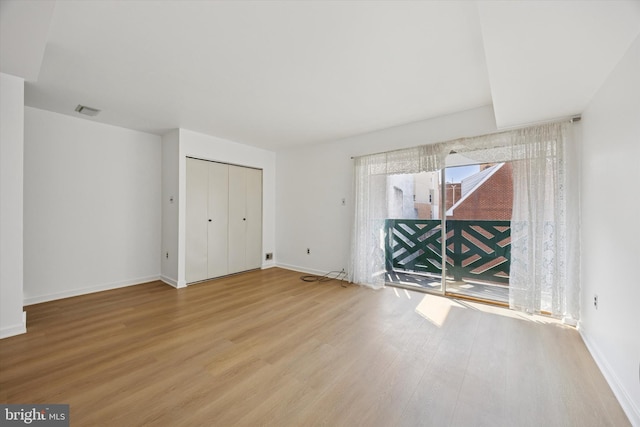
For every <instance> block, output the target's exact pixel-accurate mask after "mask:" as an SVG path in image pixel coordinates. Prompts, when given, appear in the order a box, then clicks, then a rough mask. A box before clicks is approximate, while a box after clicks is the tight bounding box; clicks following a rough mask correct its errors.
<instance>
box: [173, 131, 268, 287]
mask: <svg viewBox="0 0 640 427" xmlns="http://www.w3.org/2000/svg"><path fill="white" fill-rule="evenodd" d="M178 140H179V141H178V151H179V152H178V181H177V182H178V184H177V185H178V189H177V192H178V194H177V197H178V224H177V227H178V231H177V239H178V240H177V258H176V260H175V261H171V262H170V264H171V267H168V268H167V270H166V271H167V274H170V273H169V272H171V273H173V270H172V269H173V268H174V266H175V268H176V270H177V280H176V281H175V282H176V283H172V281H173V277H169V276H168V278H169V279H170V280H167V282H168V283H171V284H173V285H174V286H177V287H183V286H186V277H185V262H184V261H185V249H184V248H185V230H186V228H185V211H186V198H185V189H186V166H187V165H186V158H187V157H195V158H199V159H205V160H213V161H217V162H223V163H229V164H234V165H240V166H249V167H253V168H259V169H262V187H263V197H262V252H263V262H262V267H263V268H267V267H270V266H273V265H274V261H273V260H272V261H265V260H264V254H265V253H267V252H274V250H275V233H276V232H275V194H276V187H275V167H276V162H275V153H274V152H272V151H267V150H262V149H259V148H255V147H251V146H248V145H243V144H238V143H236V142H232V141H228V140H225V139H221V138H217V137H213V136H209V135H204V134H201V133H197V132H193V131H190V130H186V129H180V130H179V131H178ZM175 143H176V141H175V134H173V133H171V134H168V135H165V137H163V148H164V149H166V150H170V152H169V153H168V154H167V155H166V159H167V161H168V162H173V161H174V159H175V152H174V151H173V150H175ZM171 174H173V172H171ZM167 175H168V174H167ZM173 178H174V177H173V176H172V177H171V178H169V177H168V176H167V179H173ZM175 182H176V181H175V180H174V181H173V183H171V184H170V183H169V182H166V183H163V188H167V190H166V191H170V192H172V191H175V188H174V189H172V190H169V189H168V188H169V186H170V185H175ZM163 191H164V190H163ZM167 196H168V193H167V194H166V195H165V196H164V197H165V199H166V198H167ZM164 203H167V201H166V200H165V201H163V206H164ZM167 210H168V211H170V210H169V209H167ZM170 212H171V211H170ZM167 225H168V226H169V228H170V230H168V231H166V233H167V238H168V239H174V240H173V241H171V242H169V241H167V242H163V245H164V246H165V247H166V248H167V250H172V249H171V248H174V246H173V245H176V242H175V237H176V233H175V230H174V229H173V228H174V227H175V221H174V219H173V217H172V218H171V220H170V223H168V224H167ZM163 233H165V231H163ZM165 254H166V252H165ZM174 263H177V265H175V264H174ZM164 276H165V275H164V270H163V280H164V279H165V278H164Z"/></svg>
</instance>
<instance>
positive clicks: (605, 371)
mask: <svg viewBox="0 0 640 427" xmlns="http://www.w3.org/2000/svg"><path fill="white" fill-rule="evenodd" d="M578 331H579V332H580V336H581V337H582V341H583V342H584V344H585V345H586V346H587V350H589V353H591V357H593V360H595V362H596V365H598V368H600V372H602V375H603V376H604V378H605V380H607V383H609V387H611V390H612V391H613V394H614V395H615V396H616V398H617V399H618V402H619V403H620V406H621V407H622V410H623V411H624V413H625V414H626V415H627V417H628V418H629V421H631V425H632V426H634V427H640V407H638V404H637V402H634V401H633V399H631V397H630V396H629V394H628V393H627V391H626V390H625V388H624V387H623V386H622V384H621V383H620V380H619V379H618V376H617V375H616V373H615V371H614V370H613V369H611V366H610V365H609V363H608V362H607V360H606V359H605V358H604V357H603V356H602V353H601V352H600V351H599V350H598V347H597V346H596V345H595V343H593V342H592V341H591V340H590V339H589V337H588V335H587V334H585V333H584V330H583V329H581V328H580V327H579V326H578Z"/></svg>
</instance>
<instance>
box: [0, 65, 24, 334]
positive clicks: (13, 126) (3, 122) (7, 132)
mask: <svg viewBox="0 0 640 427" xmlns="http://www.w3.org/2000/svg"><path fill="white" fill-rule="evenodd" d="M0 95H1V96H0V338H5V337H9V336H12V335H17V334H22V333H24V332H26V317H25V316H24V315H23V311H22V300H23V237H22V229H23V228H22V227H23V217H22V215H23V191H22V185H23V141H24V135H23V129H24V108H23V106H24V80H23V79H21V78H19V77H14V76H11V75H9V74H4V73H0Z"/></svg>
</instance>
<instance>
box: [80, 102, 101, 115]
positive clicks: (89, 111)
mask: <svg viewBox="0 0 640 427" xmlns="http://www.w3.org/2000/svg"><path fill="white" fill-rule="evenodd" d="M76 111H77V112H78V113H80V114H84V115H85V116H97V115H98V113H99V112H100V110H98V109H95V108H91V107H87V106H84V105H80V104H78V106H77V107H76Z"/></svg>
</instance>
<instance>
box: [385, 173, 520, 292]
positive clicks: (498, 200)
mask: <svg viewBox="0 0 640 427" xmlns="http://www.w3.org/2000/svg"><path fill="white" fill-rule="evenodd" d="M386 185H387V195H388V197H387V201H388V209H387V212H388V214H389V215H388V217H387V219H386V220H385V226H384V229H385V235H386V238H385V257H386V282H387V283H389V284H391V285H395V286H405V287H412V288H418V289H420V290H425V291H430V292H438V293H447V294H451V295H456V296H463V297H468V298H474V299H479V300H484V301H491V302H496V303H499V304H508V302H509V268H510V257H511V255H510V252H511V235H510V231H511V227H510V224H511V210H512V204H513V180H512V173H511V164H510V163H508V162H501V163H486V164H472V165H464V166H455V167H447V168H446V169H444V171H435V172H423V173H418V174H405V175H390V176H388V177H387V184H386ZM443 229H444V230H445V236H444V239H443V233H442V230H443ZM443 253H444V254H445V256H444V259H445V262H444V268H445V273H444V275H443V271H442V270H443Z"/></svg>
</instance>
